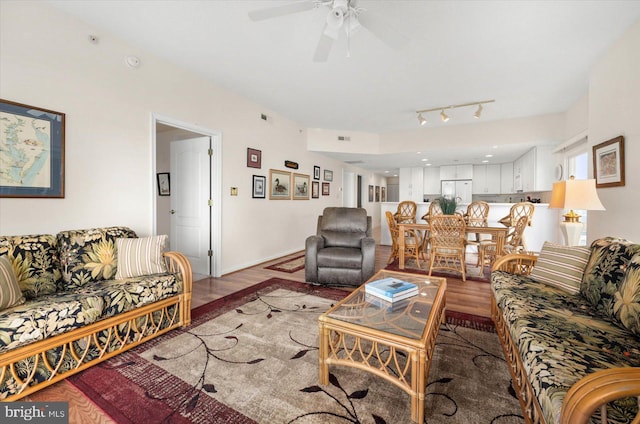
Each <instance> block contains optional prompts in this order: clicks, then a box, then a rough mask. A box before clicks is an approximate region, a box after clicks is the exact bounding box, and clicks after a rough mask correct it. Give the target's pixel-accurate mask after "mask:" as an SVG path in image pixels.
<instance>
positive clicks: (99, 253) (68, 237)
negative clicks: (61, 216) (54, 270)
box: [58, 227, 136, 290]
mask: <svg viewBox="0 0 640 424" xmlns="http://www.w3.org/2000/svg"><path fill="white" fill-rule="evenodd" d="M135 237H136V233H135V232H134V231H133V230H131V229H130V228H127V227H105V228H92V229H88V230H71V231H62V232H60V233H58V244H59V246H60V264H61V270H62V279H63V281H64V285H65V289H66V290H68V289H69V288H74V287H81V286H83V285H85V284H87V283H90V282H93V281H101V280H110V279H112V278H114V276H115V274H116V268H117V264H118V253H117V251H116V239H119V238H135Z"/></svg>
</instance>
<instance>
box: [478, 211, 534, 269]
mask: <svg viewBox="0 0 640 424" xmlns="http://www.w3.org/2000/svg"><path fill="white" fill-rule="evenodd" d="M528 223H529V217H528V216H527V215H523V216H521V217H520V218H519V219H518V221H517V222H516V225H515V226H514V227H513V228H511V230H509V232H508V233H507V235H506V237H505V240H504V246H503V247H502V252H500V254H501V255H508V254H509V253H516V252H517V251H518V250H520V249H523V246H522V236H523V234H524V230H526V228H527V225H528ZM497 247H498V245H497V243H496V242H495V240H487V241H481V242H480V247H479V249H478V263H477V265H478V266H482V267H484V266H485V265H487V264H488V265H491V264H493V261H494V260H495V259H496V257H497V253H498V252H497Z"/></svg>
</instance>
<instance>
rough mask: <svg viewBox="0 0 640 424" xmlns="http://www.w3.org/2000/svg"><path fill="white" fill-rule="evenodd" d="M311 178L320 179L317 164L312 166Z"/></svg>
mask: <svg viewBox="0 0 640 424" xmlns="http://www.w3.org/2000/svg"><path fill="white" fill-rule="evenodd" d="M313 179H314V180H319V179H320V167H319V166H314V167H313Z"/></svg>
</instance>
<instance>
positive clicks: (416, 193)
mask: <svg viewBox="0 0 640 424" xmlns="http://www.w3.org/2000/svg"><path fill="white" fill-rule="evenodd" d="M423 183H424V175H423V172H422V168H418V167H415V168H400V174H399V186H400V187H399V192H400V201H403V200H413V201H414V202H422V201H423V197H422V195H423V193H424V192H423V190H422V186H423Z"/></svg>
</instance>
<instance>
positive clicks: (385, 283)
mask: <svg viewBox="0 0 640 424" xmlns="http://www.w3.org/2000/svg"><path fill="white" fill-rule="evenodd" d="M364 291H365V293H367V294H370V295H373V296H376V297H379V298H380V299H383V300H386V301H387V302H395V301H398V300H402V299H406V298H408V297H411V296H415V295H417V294H418V286H417V285H415V284H413V283H409V282H407V281H402V280H399V279H397V278H393V277H389V278H383V279H382V280H376V281H372V282H370V283H367V284H366V285H365V286H364Z"/></svg>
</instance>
